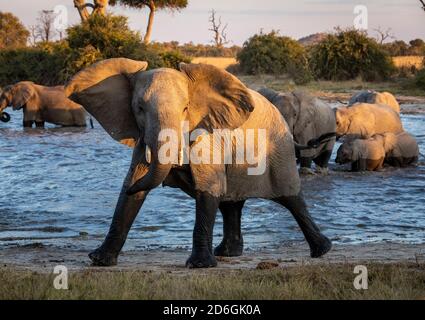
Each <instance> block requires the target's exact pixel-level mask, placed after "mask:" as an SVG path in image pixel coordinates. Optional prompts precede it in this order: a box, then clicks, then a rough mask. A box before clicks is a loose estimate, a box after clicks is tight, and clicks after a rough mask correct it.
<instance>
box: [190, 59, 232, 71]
mask: <svg viewBox="0 0 425 320" xmlns="http://www.w3.org/2000/svg"><path fill="white" fill-rule="evenodd" d="M192 63H206V64H211V65H213V66H216V67H218V68H221V69H227V68H228V67H229V66H232V65H235V64H237V63H238V62H237V61H236V59H235V58H222V57H198V58H193V60H192Z"/></svg>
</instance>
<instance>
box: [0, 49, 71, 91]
mask: <svg viewBox="0 0 425 320" xmlns="http://www.w3.org/2000/svg"><path fill="white" fill-rule="evenodd" d="M69 53H70V51H69V48H68V47H67V45H66V43H57V44H54V45H53V44H49V45H46V44H44V45H43V46H39V47H34V48H20V49H14V50H1V51H0V86H5V85H8V84H13V83H16V82H19V81H23V80H28V81H34V82H35V83H38V84H43V85H57V84H60V83H63V81H64V77H63V72H62V71H63V70H64V69H65V68H66V57H67V56H68V55H69Z"/></svg>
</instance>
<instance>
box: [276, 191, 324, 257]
mask: <svg viewBox="0 0 425 320" xmlns="http://www.w3.org/2000/svg"><path fill="white" fill-rule="evenodd" d="M273 201H275V202H277V203H279V204H281V205H282V206H284V207H285V208H287V209H288V210H289V211H290V212H291V213H292V215H293V216H294V218H295V220H296V221H297V223H298V225H299V227H300V228H301V231H302V232H303V234H304V237H305V239H306V240H307V243H308V244H309V246H310V255H311V257H312V258H318V257H320V256H323V255H324V254H325V253H327V252H328V251H329V250H330V249H331V248H332V243H331V241H330V240H329V239H328V238H327V237H326V236H325V235H323V234H322V233H321V231H320V229H319V227H318V226H317V225H316V224H315V223H314V221H313V219H312V218H311V216H310V214H309V212H308V209H307V205H306V203H305V201H304V198H303V196H302V194H301V192H300V193H299V194H298V195H297V196H290V197H285V196H283V197H280V198H277V199H273Z"/></svg>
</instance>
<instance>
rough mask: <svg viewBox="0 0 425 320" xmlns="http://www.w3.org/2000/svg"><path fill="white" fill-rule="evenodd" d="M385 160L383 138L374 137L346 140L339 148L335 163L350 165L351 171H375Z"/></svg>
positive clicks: (380, 136)
mask: <svg viewBox="0 0 425 320" xmlns="http://www.w3.org/2000/svg"><path fill="white" fill-rule="evenodd" d="M384 160H385V147H384V137H383V136H382V135H375V136H373V137H372V138H368V139H346V140H345V142H344V143H343V144H342V145H341V146H340V147H339V149H338V152H337V157H336V159H335V162H336V163H338V164H346V163H351V171H376V170H380V169H382V167H383V165H384Z"/></svg>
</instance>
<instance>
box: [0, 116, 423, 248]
mask: <svg viewBox="0 0 425 320" xmlns="http://www.w3.org/2000/svg"><path fill="white" fill-rule="evenodd" d="M11 115H12V120H11V122H9V123H7V124H4V123H0V150H1V153H0V172H1V183H0V194H1V197H0V247H5V246H8V247H10V246H21V245H33V244H34V243H37V244H38V243H41V244H43V245H51V246H55V247H62V248H64V247H66V248H72V249H81V250H90V249H93V248H95V247H96V246H97V245H99V244H100V243H101V241H102V240H103V237H104V236H105V234H106V232H107V231H108V228H109V223H110V220H111V217H112V214H113V210H114V207H115V203H116V200H117V197H118V193H119V191H120V188H121V183H122V180H123V178H124V176H125V174H126V172H127V168H128V165H129V162H130V157H131V149H129V148H127V147H125V146H122V145H120V144H118V143H116V142H115V141H113V140H112V139H111V138H110V137H109V136H108V135H107V134H106V133H105V132H104V131H103V129H102V128H101V127H100V126H99V125H98V124H97V123H95V129H89V128H87V129H69V128H54V127H53V126H48V128H47V129H45V130H37V129H31V130H24V129H23V128H22V127H21V121H22V115H21V114H20V113H17V112H13V113H12V114H11ZM403 123H404V126H405V128H406V130H408V131H409V132H411V133H412V134H414V135H415V136H416V137H417V139H418V141H419V143H420V146H421V150H424V151H425V114H416V115H404V116H403ZM424 151H422V152H424ZM333 159H334V158H333ZM331 168H332V169H333V171H332V172H331V174H330V175H329V176H326V177H307V178H303V189H304V194H305V198H306V200H307V202H308V204H309V207H310V212H311V214H312V215H313V217H314V218H315V220H316V221H317V222H318V223H319V225H320V226H321V228H322V229H323V231H324V233H325V234H326V235H328V236H329V237H330V238H332V239H333V241H334V242H337V243H338V242H339V243H364V242H379V241H391V242H403V243H425V201H424V194H425V163H424V159H423V158H422V157H421V163H420V165H419V166H418V167H415V168H409V169H403V170H387V171H385V172H379V173H349V172H344V171H343V168H341V167H337V166H336V165H335V164H334V163H333V160H332V163H331ZM193 224H194V201H193V200H192V199H191V198H189V197H188V196H186V195H185V194H184V193H183V192H182V191H180V190H177V189H171V188H158V189H156V190H154V191H153V192H151V194H150V196H149V197H148V199H147V200H146V202H145V204H144V206H143V208H142V210H141V212H140V214H139V216H138V218H137V219H136V221H135V223H134V226H133V228H132V230H131V232H130V235H129V239H128V241H127V243H126V246H125V249H127V250H131V249H149V250H150V249H161V248H176V247H178V248H187V249H189V248H190V247H191V243H192V239H191V237H192V228H193ZM243 233H244V239H245V245H246V248H247V249H249V250H258V249H264V248H268V249H272V248H276V247H278V246H281V245H284V244H286V243H288V242H292V241H301V240H302V239H303V237H302V234H301V232H300V231H299V229H298V227H297V225H296V223H295V221H294V219H293V218H292V217H291V216H290V214H289V212H287V211H286V210H285V209H283V208H281V207H279V206H278V205H276V204H274V203H271V202H269V201H266V200H259V199H258V200H257V199H255V200H254V199H253V200H249V201H248V202H247V204H246V205H245V207H244V215H243ZM221 235H222V220H221V216H220V214H218V220H217V223H216V225H215V238H214V242H215V243H216V244H217V243H219V242H220V239H221Z"/></svg>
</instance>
